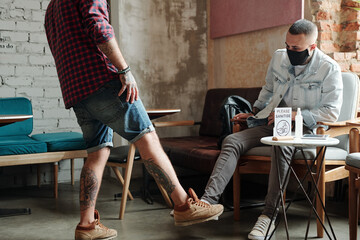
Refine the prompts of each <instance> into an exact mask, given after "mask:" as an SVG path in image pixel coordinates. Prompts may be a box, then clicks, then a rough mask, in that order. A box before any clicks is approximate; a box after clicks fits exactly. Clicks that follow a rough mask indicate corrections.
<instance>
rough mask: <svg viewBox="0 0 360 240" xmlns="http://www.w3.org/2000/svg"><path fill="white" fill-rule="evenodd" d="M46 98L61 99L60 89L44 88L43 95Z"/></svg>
mask: <svg viewBox="0 0 360 240" xmlns="http://www.w3.org/2000/svg"><path fill="white" fill-rule="evenodd" d="M44 96H45V97H46V98H60V97H62V94H61V90H60V88H58V87H57V88H46V89H45V95H44Z"/></svg>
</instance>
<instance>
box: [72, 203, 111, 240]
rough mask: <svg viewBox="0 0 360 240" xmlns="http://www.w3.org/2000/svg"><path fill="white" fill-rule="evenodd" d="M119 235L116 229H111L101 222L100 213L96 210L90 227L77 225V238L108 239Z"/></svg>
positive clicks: (85, 239) (80, 239) (83, 239)
mask: <svg viewBox="0 0 360 240" xmlns="http://www.w3.org/2000/svg"><path fill="white" fill-rule="evenodd" d="M116 236H117V231H116V230H115V229H109V228H107V227H105V226H104V225H102V224H101V223H100V215H99V212H98V211H97V210H95V221H94V222H93V223H92V224H91V226H90V227H81V226H79V225H77V226H76V230H75V240H96V239H101V240H108V239H113V238H115V237H116Z"/></svg>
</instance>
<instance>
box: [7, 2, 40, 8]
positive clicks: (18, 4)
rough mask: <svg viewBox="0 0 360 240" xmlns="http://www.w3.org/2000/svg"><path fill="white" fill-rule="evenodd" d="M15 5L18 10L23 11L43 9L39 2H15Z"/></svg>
mask: <svg viewBox="0 0 360 240" xmlns="http://www.w3.org/2000/svg"><path fill="white" fill-rule="evenodd" d="M13 4H14V6H15V7H16V8H23V9H40V7H41V5H40V2H39V1H32V0H15V1H14V3H13Z"/></svg>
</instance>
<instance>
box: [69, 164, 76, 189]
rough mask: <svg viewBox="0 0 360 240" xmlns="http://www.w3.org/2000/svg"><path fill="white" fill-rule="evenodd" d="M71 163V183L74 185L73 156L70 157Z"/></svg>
mask: <svg viewBox="0 0 360 240" xmlns="http://www.w3.org/2000/svg"><path fill="white" fill-rule="evenodd" d="M70 164H71V185H72V186H74V184H75V164H74V158H72V159H70Z"/></svg>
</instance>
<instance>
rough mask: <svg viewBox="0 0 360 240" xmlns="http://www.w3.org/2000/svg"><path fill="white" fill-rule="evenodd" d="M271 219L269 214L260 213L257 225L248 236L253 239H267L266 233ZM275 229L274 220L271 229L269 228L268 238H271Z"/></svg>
mask: <svg viewBox="0 0 360 240" xmlns="http://www.w3.org/2000/svg"><path fill="white" fill-rule="evenodd" d="M270 221H271V220H270V218H269V217H268V216H266V215H260V217H258V220H257V221H256V223H255V226H254V227H253V229H252V230H251V232H250V233H249V235H248V238H249V239H253V240H265V235H266V232H267V229H268V227H269V224H270ZM274 229H275V224H274V221H273V222H272V223H271V227H270V230H269V233H268V235H267V238H266V240H267V239H269V238H270V235H271V233H272V232H273V231H274Z"/></svg>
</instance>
